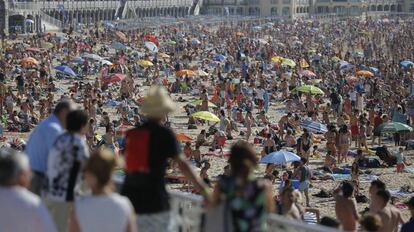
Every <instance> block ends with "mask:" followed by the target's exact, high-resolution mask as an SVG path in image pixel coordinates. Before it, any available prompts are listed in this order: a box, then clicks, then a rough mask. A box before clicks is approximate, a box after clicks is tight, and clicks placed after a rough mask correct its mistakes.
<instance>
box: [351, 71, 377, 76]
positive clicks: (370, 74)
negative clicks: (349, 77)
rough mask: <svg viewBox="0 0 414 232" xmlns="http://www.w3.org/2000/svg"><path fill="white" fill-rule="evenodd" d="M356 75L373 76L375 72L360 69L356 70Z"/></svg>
mask: <svg viewBox="0 0 414 232" xmlns="http://www.w3.org/2000/svg"><path fill="white" fill-rule="evenodd" d="M355 75H358V76H364V77H373V76H374V74H373V73H372V72H370V71H367V70H359V71H356V72H355Z"/></svg>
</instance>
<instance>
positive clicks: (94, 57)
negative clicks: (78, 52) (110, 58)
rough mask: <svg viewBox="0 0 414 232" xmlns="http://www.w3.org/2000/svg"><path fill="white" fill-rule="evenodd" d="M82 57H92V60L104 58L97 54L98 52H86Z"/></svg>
mask: <svg viewBox="0 0 414 232" xmlns="http://www.w3.org/2000/svg"><path fill="white" fill-rule="evenodd" d="M82 58H86V59H91V60H96V61H100V60H103V58H102V57H100V56H98V55H96V54H91V53H85V54H83V55H82Z"/></svg>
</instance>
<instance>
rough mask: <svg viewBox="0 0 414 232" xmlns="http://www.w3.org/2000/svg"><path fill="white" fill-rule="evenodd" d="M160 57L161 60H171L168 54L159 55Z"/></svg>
mask: <svg viewBox="0 0 414 232" xmlns="http://www.w3.org/2000/svg"><path fill="white" fill-rule="evenodd" d="M158 56H159V57H161V58H163V59H168V58H170V56H169V55H167V54H165V53H163V52H161V53H159V54H158Z"/></svg>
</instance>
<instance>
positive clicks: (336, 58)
mask: <svg viewBox="0 0 414 232" xmlns="http://www.w3.org/2000/svg"><path fill="white" fill-rule="evenodd" d="M331 60H332V61H333V62H339V61H341V59H340V58H339V57H337V56H334V57H332V58H331Z"/></svg>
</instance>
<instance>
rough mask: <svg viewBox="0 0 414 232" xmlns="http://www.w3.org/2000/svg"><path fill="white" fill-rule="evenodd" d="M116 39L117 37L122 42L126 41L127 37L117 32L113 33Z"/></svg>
mask: <svg viewBox="0 0 414 232" xmlns="http://www.w3.org/2000/svg"><path fill="white" fill-rule="evenodd" d="M115 35H116V37H118V39H120V40H122V41H124V42H125V41H127V37H126V35H125V34H124V33H123V32H120V31H117V32H115Z"/></svg>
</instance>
